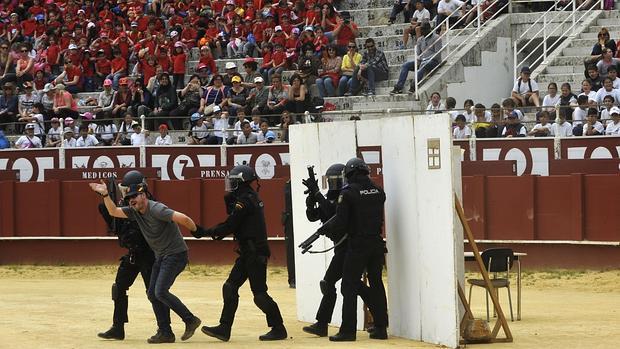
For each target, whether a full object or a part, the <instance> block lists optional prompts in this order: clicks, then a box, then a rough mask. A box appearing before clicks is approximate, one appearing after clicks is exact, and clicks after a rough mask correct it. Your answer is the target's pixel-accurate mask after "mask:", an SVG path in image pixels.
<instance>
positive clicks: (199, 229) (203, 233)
mask: <svg viewBox="0 0 620 349" xmlns="http://www.w3.org/2000/svg"><path fill="white" fill-rule="evenodd" d="M208 231H209V230H208V229H205V228H203V227H201V226H199V225H197V224H196V230H194V231H192V232H191V233H192V235H193V236H194V237H195V238H196V239H200V238H201V237H205V236H209V234H208Z"/></svg>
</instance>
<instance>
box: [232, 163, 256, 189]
mask: <svg viewBox="0 0 620 349" xmlns="http://www.w3.org/2000/svg"><path fill="white" fill-rule="evenodd" d="M256 179H258V177H256V172H254V169H253V168H251V167H250V166H247V165H237V166H235V167H233V168H232V170H230V172H229V173H228V176H226V180H225V190H226V191H228V192H230V191H235V190H237V189H238V188H239V185H241V184H242V183H250V182H252V181H254V180H256Z"/></svg>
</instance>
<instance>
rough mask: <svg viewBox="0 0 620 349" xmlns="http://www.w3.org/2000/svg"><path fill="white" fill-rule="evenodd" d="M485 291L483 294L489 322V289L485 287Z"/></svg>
mask: <svg viewBox="0 0 620 349" xmlns="http://www.w3.org/2000/svg"><path fill="white" fill-rule="evenodd" d="M485 291H486V292H485V293H484V294H485V296H486V298H487V322H490V321H491V318H489V289H488V288H485Z"/></svg>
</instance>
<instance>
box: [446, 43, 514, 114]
mask: <svg viewBox="0 0 620 349" xmlns="http://www.w3.org/2000/svg"><path fill="white" fill-rule="evenodd" d="M512 56H513V51H512V46H511V39H510V38H502V37H498V38H497V50H496V51H495V52H492V51H482V64H481V65H479V66H469V67H463V69H464V75H465V78H464V82H460V83H456V82H455V83H449V84H448V86H447V90H448V96H450V97H454V98H455V99H456V109H461V108H463V102H464V101H465V100H466V99H472V100H473V101H474V103H482V104H484V105H485V106H486V107H487V108H490V107H491V105H492V104H493V103H498V104H501V102H502V100H503V99H504V98H508V97H510V91H512V86H513V84H514V78H513V67H512V66H513V58H512Z"/></svg>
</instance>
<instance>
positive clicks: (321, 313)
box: [302, 164, 368, 337]
mask: <svg viewBox="0 0 620 349" xmlns="http://www.w3.org/2000/svg"><path fill="white" fill-rule="evenodd" d="M344 167H345V165H343V164H333V165H331V166H330V167H329V168H328V169H327V171H326V172H325V177H326V178H327V184H328V188H329V190H328V191H327V197H324V196H323V194H321V192H320V191H319V187H318V183H316V181H312V180H311V179H304V180H303V181H302V183H303V184H304V185H305V186H306V187H307V188H308V190H307V193H308V197H307V198H306V217H308V220H309V221H311V222H315V221H317V220H320V221H321V222H322V223H325V222H327V221H328V220H329V219H330V218H332V217H333V216H334V214H335V213H336V204H337V199H338V196H339V195H340V190H341V188H342V186H343V184H344V173H343V172H344ZM345 234H346V231H345V230H344V229H340V230H337V231H327V232H326V235H327V237H329V238H330V239H331V240H332V241H333V243H334V257H333V258H332V260H331V262H330V264H329V267H328V268H327V271H326V272H325V275H324V276H323V280H321V282H320V284H319V285H320V288H321V293H322V294H323V298H322V299H321V304H320V305H319V310H318V311H317V314H316V320H317V322H315V323H314V324H312V325H310V326H305V327H304V328H303V330H304V332H307V333H311V334H314V335H317V336H320V337H325V336H327V325H328V324H329V322H330V321H331V318H332V313H333V311H334V306H335V304H336V282H338V280H340V279H341V278H342V269H343V264H344V260H345V255H346V252H347V244H346V240H345V239H346V236H345ZM367 290H368V287H367V286H366V285H364V284H363V283H361V282H360V285H359V295H360V296H361V297H362V299H363V300H364V301H365V302H366V303H368V297H367V295H368V292H367Z"/></svg>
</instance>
